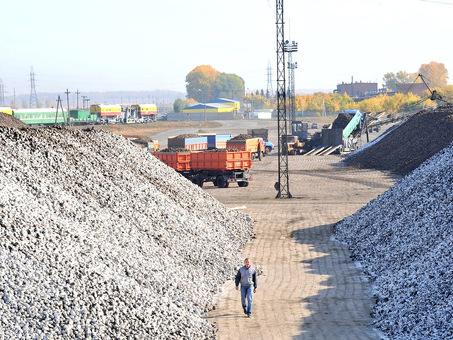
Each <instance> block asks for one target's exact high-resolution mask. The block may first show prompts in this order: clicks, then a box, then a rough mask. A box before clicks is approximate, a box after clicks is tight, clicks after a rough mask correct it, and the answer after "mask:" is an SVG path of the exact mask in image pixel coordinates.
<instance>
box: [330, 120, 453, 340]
mask: <svg viewBox="0 0 453 340" xmlns="http://www.w3.org/2000/svg"><path fill="white" fill-rule="evenodd" d="M400 128H401V127H400ZM400 128H398V129H400ZM334 229H335V235H336V238H337V239H338V240H340V241H343V242H346V243H347V244H348V246H349V247H350V249H351V252H352V257H353V258H354V259H355V260H356V261H359V262H360V263H361V266H362V268H363V270H364V271H365V273H367V274H368V275H369V276H370V277H371V279H372V281H373V283H374V292H375V296H376V302H377V304H376V306H375V307H374V311H373V313H374V317H375V320H376V321H375V322H376V326H377V327H378V328H380V329H381V330H382V331H384V332H385V333H386V334H387V335H388V336H389V337H390V338H391V339H452V338H453V322H452V320H453V315H452V314H453V263H452V259H453V144H451V145H450V146H448V147H447V148H445V149H443V150H442V151H440V152H439V153H437V154H436V155H435V156H433V157H431V158H430V159H429V160H427V161H426V162H425V163H423V164H422V165H421V166H420V167H418V168H417V169H415V170H414V171H413V172H412V173H410V174H409V175H408V176H406V177H404V178H403V179H401V180H400V181H399V182H398V183H397V184H395V185H394V186H393V187H392V188H391V189H390V190H388V191H387V192H385V193H384V194H382V195H381V196H379V197H378V198H376V199H375V200H373V201H371V202H370V203H369V204H368V205H367V206H366V207H364V208H362V209H361V210H359V211H358V212H357V213H355V214H354V215H352V216H349V217H347V218H345V219H344V220H343V221H341V222H340V223H338V224H337V225H336V226H335V228H334Z"/></svg>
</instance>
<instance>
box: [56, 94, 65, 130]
mask: <svg viewBox="0 0 453 340" xmlns="http://www.w3.org/2000/svg"><path fill="white" fill-rule="evenodd" d="M62 102H63V101H62V100H61V98H60V96H58V99H57V111H56V112H55V125H57V121H58V109H59V108H60V107H61V115H62V117H63V120H64V110H63V103H62Z"/></svg>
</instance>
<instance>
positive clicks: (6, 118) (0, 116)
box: [0, 112, 28, 128]
mask: <svg viewBox="0 0 453 340" xmlns="http://www.w3.org/2000/svg"><path fill="white" fill-rule="evenodd" d="M0 126H3V127H10V128H28V125H27V124H25V123H24V122H22V121H21V120H20V119H17V118H16V117H14V116H12V115H7V114H6V113H3V112H0Z"/></svg>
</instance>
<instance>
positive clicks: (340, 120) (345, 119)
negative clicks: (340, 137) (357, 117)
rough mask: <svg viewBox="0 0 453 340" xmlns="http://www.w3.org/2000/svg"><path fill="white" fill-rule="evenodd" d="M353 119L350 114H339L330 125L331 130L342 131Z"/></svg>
mask: <svg viewBox="0 0 453 340" xmlns="http://www.w3.org/2000/svg"><path fill="white" fill-rule="evenodd" d="M352 118H354V115H353V114H350V113H340V114H339V115H338V116H337V118H335V120H334V121H333V123H332V129H344V128H345V127H346V126H347V125H348V124H349V122H350V121H351V119H352Z"/></svg>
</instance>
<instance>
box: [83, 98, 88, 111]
mask: <svg viewBox="0 0 453 340" xmlns="http://www.w3.org/2000/svg"><path fill="white" fill-rule="evenodd" d="M86 97H87V96H82V110H85V98H86Z"/></svg>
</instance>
